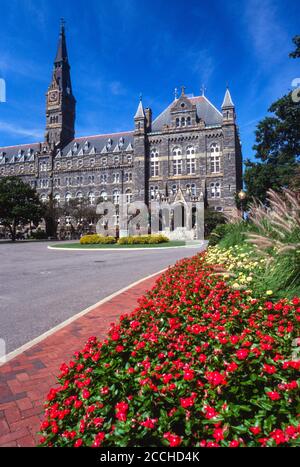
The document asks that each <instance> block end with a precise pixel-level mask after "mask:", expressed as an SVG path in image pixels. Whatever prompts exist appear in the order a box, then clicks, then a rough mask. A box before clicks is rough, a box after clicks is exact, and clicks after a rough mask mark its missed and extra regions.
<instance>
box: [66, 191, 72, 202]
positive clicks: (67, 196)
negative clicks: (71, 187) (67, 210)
mask: <svg viewBox="0 0 300 467" xmlns="http://www.w3.org/2000/svg"><path fill="white" fill-rule="evenodd" d="M71 199H72V195H71V193H66V203H67V204H68V203H69V202H70V200H71Z"/></svg>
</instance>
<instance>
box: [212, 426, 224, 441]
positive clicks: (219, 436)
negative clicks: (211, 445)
mask: <svg viewBox="0 0 300 467" xmlns="http://www.w3.org/2000/svg"><path fill="white" fill-rule="evenodd" d="M213 437H214V438H215V440H216V441H222V440H223V439H224V430H223V428H215V430H214V432H213Z"/></svg>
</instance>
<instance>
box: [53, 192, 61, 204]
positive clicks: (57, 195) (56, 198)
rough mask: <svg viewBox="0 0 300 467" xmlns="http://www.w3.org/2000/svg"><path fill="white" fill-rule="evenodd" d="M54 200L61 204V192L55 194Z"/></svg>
mask: <svg viewBox="0 0 300 467" xmlns="http://www.w3.org/2000/svg"><path fill="white" fill-rule="evenodd" d="M54 201H55V203H56V204H57V205H59V204H60V194H59V193H56V194H55V195H54Z"/></svg>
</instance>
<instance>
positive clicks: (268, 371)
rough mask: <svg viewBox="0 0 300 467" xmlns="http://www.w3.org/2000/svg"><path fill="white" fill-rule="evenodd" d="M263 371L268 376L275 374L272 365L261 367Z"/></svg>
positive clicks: (274, 368)
mask: <svg viewBox="0 0 300 467" xmlns="http://www.w3.org/2000/svg"><path fill="white" fill-rule="evenodd" d="M263 370H264V372H265V373H268V374H269V375H272V374H273V373H276V367H275V366H274V365H267V364H266V363H265V364H264V366H263Z"/></svg>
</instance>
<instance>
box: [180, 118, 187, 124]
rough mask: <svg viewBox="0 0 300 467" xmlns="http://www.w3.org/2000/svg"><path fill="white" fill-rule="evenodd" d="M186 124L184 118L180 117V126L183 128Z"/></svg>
mask: <svg viewBox="0 0 300 467" xmlns="http://www.w3.org/2000/svg"><path fill="white" fill-rule="evenodd" d="M185 124H186V122H185V118H184V117H181V126H185Z"/></svg>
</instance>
